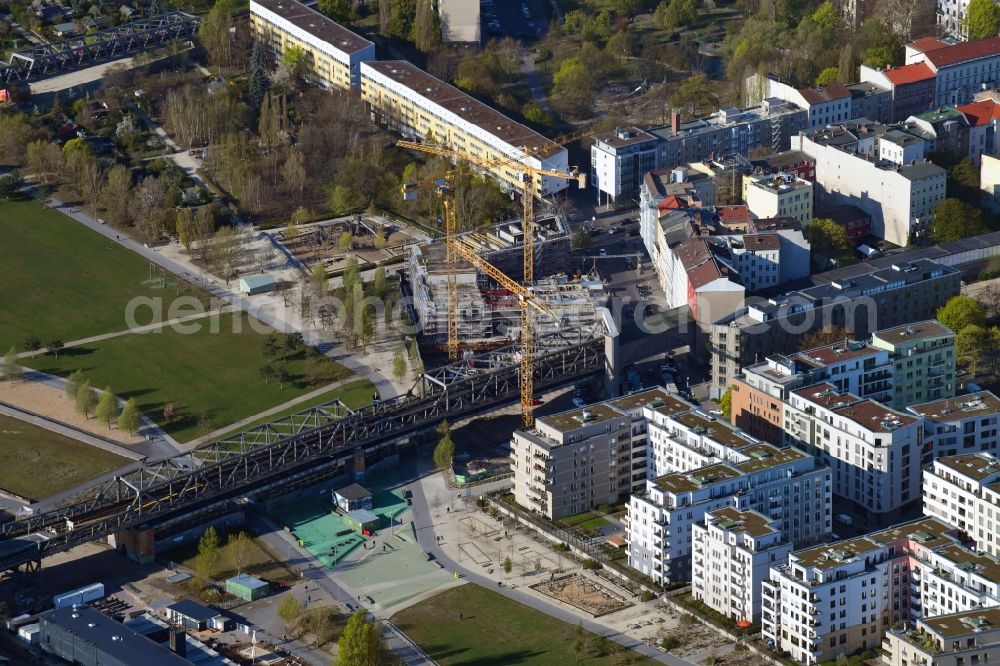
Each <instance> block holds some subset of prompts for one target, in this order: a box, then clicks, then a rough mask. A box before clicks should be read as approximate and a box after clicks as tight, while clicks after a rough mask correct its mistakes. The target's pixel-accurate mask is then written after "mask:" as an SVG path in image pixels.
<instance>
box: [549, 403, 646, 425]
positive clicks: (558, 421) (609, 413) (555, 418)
mask: <svg viewBox="0 0 1000 666" xmlns="http://www.w3.org/2000/svg"><path fill="white" fill-rule="evenodd" d="M584 414H587V415H588V416H587V417H586V418H585V417H584ZM614 418H626V416H625V414H622V413H621V412H619V411H618V410H617V409H614V408H613V407H611V406H609V405H608V404H606V403H603V402H598V403H595V404H593V405H587V406H586V407H580V408H579V409H571V410H569V411H568V412H560V413H559V414H553V415H552V416H545V417H543V418H540V419H538V420H539V421H540V422H541V423H544V424H545V425H547V426H549V427H550V428H552V429H554V430H557V431H559V432H569V431H570V430H576V429H577V428H582V427H584V426H587V425H593V424H595V423H601V422H603V421H610V420H611V419H614Z"/></svg>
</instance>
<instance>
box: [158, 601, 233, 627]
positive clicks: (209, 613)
mask: <svg viewBox="0 0 1000 666" xmlns="http://www.w3.org/2000/svg"><path fill="white" fill-rule="evenodd" d="M167 610H171V611H173V612H175V613H178V614H180V615H183V616H184V617H189V618H191V619H192V620H197V621H198V622H208V621H209V620H211V619H212V618H213V617H216V616H218V615H221V613H220V612H219V611H217V610H215V609H214V608H209V607H208V606H205V605H203V604H199V603H198V602H197V601H191V600H190V599H181V600H180V601H178V602H176V603H172V604H170V605H169V606H167Z"/></svg>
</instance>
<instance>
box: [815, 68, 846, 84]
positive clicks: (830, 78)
mask: <svg viewBox="0 0 1000 666" xmlns="http://www.w3.org/2000/svg"><path fill="white" fill-rule="evenodd" d="M839 80H840V69H839V68H837V67H826V68H824V69H823V71H821V72H820V73H819V76H817V77H816V85H818V86H825V85H827V84H830V83H836V82H837V81H839Z"/></svg>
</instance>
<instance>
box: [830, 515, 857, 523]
mask: <svg viewBox="0 0 1000 666" xmlns="http://www.w3.org/2000/svg"><path fill="white" fill-rule="evenodd" d="M834 519H835V520H836V521H837V522H838V523H840V524H841V525H853V524H854V519H853V518H851V517H850V516H848V515H847V514H846V513H838V514H837V515H836V516H834Z"/></svg>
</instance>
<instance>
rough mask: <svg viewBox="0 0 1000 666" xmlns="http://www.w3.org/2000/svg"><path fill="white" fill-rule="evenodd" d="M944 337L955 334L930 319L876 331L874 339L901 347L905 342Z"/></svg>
mask: <svg viewBox="0 0 1000 666" xmlns="http://www.w3.org/2000/svg"><path fill="white" fill-rule="evenodd" d="M943 335H955V334H954V332H952V330H951V329H950V328H948V327H947V326H945V325H944V324H942V323H941V322H939V321H937V320H936V319H928V320H926V321H918V322H916V323H913V324H905V325H903V326H896V327H893V328H884V329H882V330H881V331H875V333H874V336H873V337H876V338H878V339H879V340H885V341H886V342H888V343H890V344H893V345H899V344H903V343H904V342H913V341H914V340H924V339H926V338H939V337H941V336H943Z"/></svg>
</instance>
